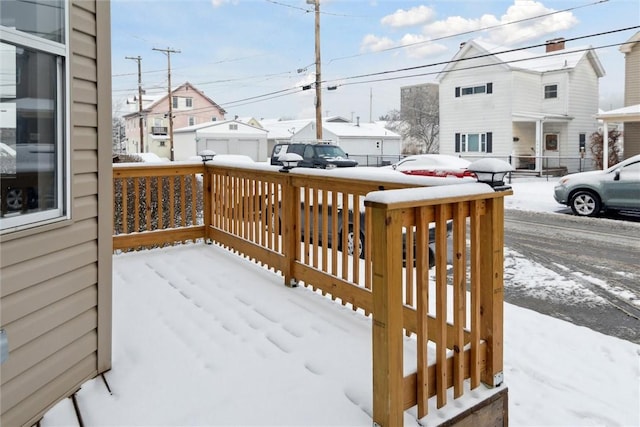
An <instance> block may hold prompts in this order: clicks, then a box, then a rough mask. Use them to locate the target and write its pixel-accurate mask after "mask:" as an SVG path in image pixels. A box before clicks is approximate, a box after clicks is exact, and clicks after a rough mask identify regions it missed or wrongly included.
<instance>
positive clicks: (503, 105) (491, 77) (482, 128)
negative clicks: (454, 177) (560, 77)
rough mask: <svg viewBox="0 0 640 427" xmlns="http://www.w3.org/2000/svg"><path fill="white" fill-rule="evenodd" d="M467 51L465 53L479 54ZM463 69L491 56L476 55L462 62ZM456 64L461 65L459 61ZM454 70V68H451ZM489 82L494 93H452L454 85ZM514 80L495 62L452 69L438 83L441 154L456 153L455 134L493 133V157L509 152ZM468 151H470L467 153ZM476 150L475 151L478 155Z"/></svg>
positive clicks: (470, 54) (489, 59)
mask: <svg viewBox="0 0 640 427" xmlns="http://www.w3.org/2000/svg"><path fill="white" fill-rule="evenodd" d="M478 53H479V52H477V51H475V50H473V49H472V50H470V51H469V52H468V56H474V55H478ZM463 64H464V68H467V67H473V66H477V65H484V64H495V61H494V59H492V58H491V57H488V58H479V59H474V60H471V61H464V62H463ZM457 67H462V65H460V64H458V66H457ZM454 70H455V68H454ZM486 83H492V85H493V93H491V94H486V93H485V94H475V95H466V96H460V97H456V96H455V89H456V87H465V86H475V85H482V84H486ZM512 91H513V81H512V78H511V73H510V72H509V71H507V70H506V69H505V68H504V67H503V66H500V65H496V66H491V67H482V68H477V69H471V70H461V71H452V72H449V73H448V74H447V75H445V76H444V78H443V79H442V80H441V82H440V94H439V100H440V153H443V154H454V155H455V154H458V153H456V152H455V146H454V142H455V139H454V138H455V134H456V133H481V132H482V133H484V132H492V133H493V152H492V155H493V157H500V156H503V155H508V154H510V152H511V144H512V138H513V136H512V129H511V115H512V111H511V97H512ZM469 154H471V153H469ZM478 154H479V153H476V155H478Z"/></svg>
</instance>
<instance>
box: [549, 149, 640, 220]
mask: <svg viewBox="0 0 640 427" xmlns="http://www.w3.org/2000/svg"><path fill="white" fill-rule="evenodd" d="M553 197H554V198H555V199H556V201H557V202H558V203H561V204H563V205H567V206H569V207H571V210H572V211H573V213H574V214H576V215H579V216H596V215H598V214H599V213H600V212H601V211H602V210H613V211H616V210H634V211H640V154H638V155H636V156H633V157H630V158H628V159H627V160H624V161H622V162H620V163H618V164H617V165H614V166H611V167H610V168H609V169H606V170H598V171H591V172H581V173H574V174H569V175H566V176H564V177H562V178H561V179H560V181H559V182H558V185H556V187H555V189H554V193H553Z"/></svg>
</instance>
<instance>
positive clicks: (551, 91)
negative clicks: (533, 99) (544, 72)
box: [544, 85, 558, 99]
mask: <svg viewBox="0 0 640 427" xmlns="http://www.w3.org/2000/svg"><path fill="white" fill-rule="evenodd" d="M557 97H558V85H546V86H545V87H544V99H552V98H557Z"/></svg>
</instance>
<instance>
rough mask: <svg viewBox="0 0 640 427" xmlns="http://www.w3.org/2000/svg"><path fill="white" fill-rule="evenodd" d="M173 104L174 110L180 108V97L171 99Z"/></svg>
mask: <svg viewBox="0 0 640 427" xmlns="http://www.w3.org/2000/svg"><path fill="white" fill-rule="evenodd" d="M171 103H172V104H173V105H172V107H173V108H178V97H177V96H173V97H171Z"/></svg>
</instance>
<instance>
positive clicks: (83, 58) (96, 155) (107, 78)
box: [0, 0, 113, 427]
mask: <svg viewBox="0 0 640 427" xmlns="http://www.w3.org/2000/svg"><path fill="white" fill-rule="evenodd" d="M5 6H6V7H5ZM110 16H111V15H110V3H109V1H103V0H82V1H81V0H70V1H56V2H51V1H50V0H30V1H28V2H3V3H2V20H1V23H0V26H1V42H2V43H0V46H1V47H0V50H1V53H2V60H1V61H0V69H1V70H2V73H0V81H1V82H2V85H1V89H0V91H1V92H2V100H0V103H1V104H2V105H1V106H2V108H1V109H0V110H1V111H0V115H1V116H2V119H1V120H0V123H1V125H0V128H1V129H0V135H1V139H2V144H3V153H2V155H0V158H2V160H3V162H2V165H3V166H6V167H3V168H2V172H1V173H2V178H1V180H0V183H1V186H2V200H1V202H2V203H1V205H2V208H1V210H0V282H1V284H0V288H1V292H0V336H1V338H2V339H0V379H1V381H0V382H1V385H0V425H2V426H7V427H9V426H33V425H37V424H39V423H40V420H41V419H42V417H43V415H44V414H45V412H47V411H48V410H49V409H50V408H51V407H53V406H54V405H56V404H57V403H58V402H60V401H61V400H63V399H65V398H67V397H69V396H71V395H73V394H74V393H75V392H76V391H78V390H79V389H80V387H81V386H82V385H83V384H84V383H85V382H86V381H88V380H90V379H92V378H94V377H96V376H97V375H99V374H101V373H104V372H105V371H108V370H109V369H111V333H112V329H111V325H112V298H111V293H112V272H111V270H112V256H113V254H112V252H113V237H112V230H113V205H112V198H113V193H112V186H113V175H112V169H111V168H112V165H111V161H112V156H111V141H112V134H111V129H112V123H111V21H110ZM5 161H6V163H5ZM5 338H6V339H5Z"/></svg>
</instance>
